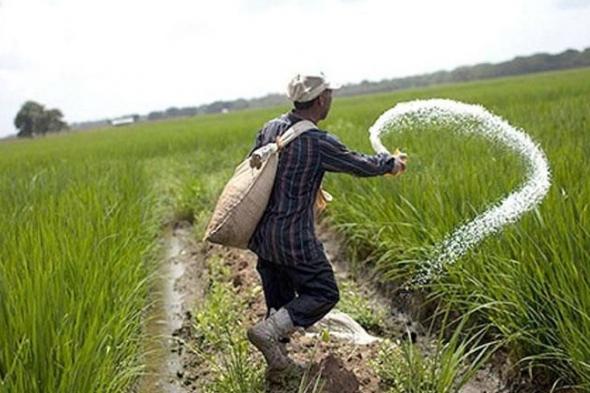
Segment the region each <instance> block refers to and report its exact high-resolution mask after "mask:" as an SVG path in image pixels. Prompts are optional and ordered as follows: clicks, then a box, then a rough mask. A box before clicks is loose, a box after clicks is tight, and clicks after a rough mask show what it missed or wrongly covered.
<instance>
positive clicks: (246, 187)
mask: <svg viewBox="0 0 590 393" xmlns="http://www.w3.org/2000/svg"><path fill="white" fill-rule="evenodd" d="M314 128H316V126H315V124H313V123H312V122H310V121H307V120H302V121H299V122H297V123H295V124H294V125H293V126H292V127H291V128H289V129H288V130H287V131H286V132H285V133H284V134H283V135H282V136H281V137H279V138H278V139H277V142H276V143H269V144H267V145H265V146H263V147H261V148H259V149H257V150H256V151H254V152H253V153H252V155H251V156H250V157H249V158H247V159H246V160H244V161H242V162H241V163H240V165H238V167H237V168H236V170H235V172H234V174H233V176H232V177H231V179H230V180H229V182H228V183H227V184H226V185H225V188H224V189H223V192H222V193H221V196H220V197H219V199H218V201H217V205H216V206H215V210H214V211H213V215H212V216H211V220H210V221H209V225H207V230H206V231H205V238H204V239H205V240H207V241H210V242H212V243H217V244H222V245H224V246H232V247H237V248H248V242H249V241H250V238H251V237H252V235H253V234H254V231H255V230H256V226H257V225H258V222H259V221H260V219H261V218H262V215H263V214H264V210H265V209H266V206H267V205H268V200H269V199H270V194H271V192H272V188H273V185H274V180H275V176H276V173H277V168H278V164H279V152H280V151H281V149H283V148H284V147H285V146H286V145H287V144H289V143H290V142H291V141H293V140H294V139H295V138H297V137H298V136H299V135H301V134H302V133H304V132H305V131H308V130H310V129H314Z"/></svg>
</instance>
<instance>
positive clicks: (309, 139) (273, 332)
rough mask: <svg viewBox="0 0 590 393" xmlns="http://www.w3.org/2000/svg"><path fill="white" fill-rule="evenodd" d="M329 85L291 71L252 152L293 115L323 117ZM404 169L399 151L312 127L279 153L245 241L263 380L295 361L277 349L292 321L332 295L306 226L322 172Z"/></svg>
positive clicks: (310, 317) (298, 322) (314, 312)
mask: <svg viewBox="0 0 590 393" xmlns="http://www.w3.org/2000/svg"><path fill="white" fill-rule="evenodd" d="M334 88H335V87H334V86H332V85H330V83H329V82H328V81H327V80H326V79H325V77H324V75H323V74H319V75H297V76H295V77H294V78H293V79H292V80H291V81H290V82H289V85H288V88H287V95H288V98H289V100H290V101H292V102H293V106H294V108H293V109H292V110H291V111H290V112H289V113H286V114H284V115H282V116H280V117H278V118H276V119H273V120H271V121H269V122H268V123H266V125H265V126H264V127H263V128H262V129H261V130H260V131H259V133H258V135H257V137H256V144H255V146H254V148H253V149H252V152H253V151H254V150H256V149H258V148H259V147H261V146H263V145H265V144H267V143H271V142H274V141H275V140H276V138H277V137H278V136H280V135H282V134H283V133H284V132H285V131H286V130H287V129H288V128H289V127H291V126H292V125H293V124H295V123H296V122H298V121H300V120H303V119H306V120H309V121H311V122H312V123H314V124H316V125H317V124H318V122H319V121H321V120H324V119H325V118H326V117H327V116H328V113H329V111H330V105H331V103H332V90H333V89H334ZM252 152H251V153H250V154H252ZM404 170H405V156H403V155H399V156H391V155H388V154H386V153H381V154H377V155H373V156H369V155H365V154H361V153H357V152H354V151H351V150H349V149H348V148H347V147H346V146H345V145H343V144H342V143H341V142H340V141H339V140H338V138H337V137H336V136H334V135H332V134H330V133H328V132H326V131H323V130H321V129H319V128H313V129H310V130H309V131H307V132H305V133H303V134H302V135H300V136H299V137H298V138H296V139H295V140H294V141H293V142H291V143H290V144H289V145H287V146H286V147H285V149H284V150H283V151H282V152H281V155H280V160H279V166H278V169H277V174H276V179H275V182H274V186H273V190H272V193H271V196H270V200H269V202H268V206H267V208H266V211H265V212H264V215H263V216H262V219H261V220H260V222H259V224H258V226H257V228H256V230H255V232H254V234H253V236H252V238H251V239H250V242H249V248H250V249H251V250H252V251H254V253H256V254H257V255H258V264H257V270H258V273H259V274H260V278H261V280H262V288H263V290H264V297H265V300H266V306H267V310H268V311H267V315H266V319H264V320H263V321H261V322H259V323H257V324H256V325H254V326H252V327H251V328H249V329H248V339H249V340H250V342H251V343H252V344H254V346H255V347H256V348H258V349H259V350H260V351H261V352H262V354H263V355H264V358H265V359H266V362H267V364H268V369H267V377H268V378H269V379H273V378H276V377H277V376H280V375H281V374H282V373H283V372H284V371H286V370H289V369H293V366H295V364H294V362H293V361H292V360H291V359H290V358H289V357H288V356H287V353H286V348H285V343H286V342H287V341H288V337H289V335H290V334H291V333H292V332H293V331H294V330H295V328H296V327H302V328H307V327H309V326H311V325H313V324H314V323H316V322H317V321H318V320H320V319H321V318H322V317H323V316H324V315H326V314H327V313H328V312H329V311H330V310H331V309H332V308H333V307H334V306H335V305H336V303H337V302H338V300H339V291H338V286H337V285H336V280H335V279H334V271H333V270H332V266H331V265H330V262H329V261H328V258H327V257H326V254H325V252H324V248H323V246H322V243H321V242H320V241H319V240H318V239H317V238H316V235H315V229H314V213H315V210H314V203H315V202H316V199H318V198H321V197H322V196H323V192H322V190H321V188H320V185H321V183H322V179H323V177H324V174H325V172H345V173H350V174H353V175H356V176H378V175H384V174H398V173H402V172H403V171H404Z"/></svg>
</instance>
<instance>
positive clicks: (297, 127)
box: [277, 120, 317, 150]
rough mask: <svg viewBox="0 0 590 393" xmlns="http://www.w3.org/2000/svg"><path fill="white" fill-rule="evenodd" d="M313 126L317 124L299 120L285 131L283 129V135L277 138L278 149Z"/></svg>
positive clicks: (313, 127)
mask: <svg viewBox="0 0 590 393" xmlns="http://www.w3.org/2000/svg"><path fill="white" fill-rule="evenodd" d="M315 128H317V126H316V125H315V124H313V123H312V122H311V121H309V120H301V121H298V122H297V123H295V124H293V125H292V126H291V127H290V128H289V129H288V130H287V131H285V133H284V134H283V135H281V136H280V137H279V138H278V139H277V145H278V147H279V150H280V149H282V148H284V147H285V146H287V145H288V144H289V143H291V142H292V141H293V140H294V139H296V138H297V137H298V136H299V135H301V134H303V133H304V132H306V131H309V130H312V129H315Z"/></svg>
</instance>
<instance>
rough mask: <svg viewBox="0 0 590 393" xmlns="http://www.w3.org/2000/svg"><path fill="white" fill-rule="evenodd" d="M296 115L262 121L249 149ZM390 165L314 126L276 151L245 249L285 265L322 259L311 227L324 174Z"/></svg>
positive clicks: (372, 172)
mask: <svg viewBox="0 0 590 393" xmlns="http://www.w3.org/2000/svg"><path fill="white" fill-rule="evenodd" d="M299 120H301V119H300V118H298V117H297V116H295V115H294V114H293V113H288V114H285V115H282V116H280V117H278V118H276V119H274V120H271V121H269V122H268V123H266V125H265V126H264V127H263V128H262V129H261V130H260V131H259V133H258V135H257V137H256V144H255V146H254V148H253V149H252V152H253V151H254V150H256V149H258V148H259V147H261V146H264V145H265V144H267V143H270V142H274V141H275V140H276V138H277V137H278V136H279V135H282V134H283V133H284V132H285V131H287V129H288V128H289V127H291V126H292V125H293V124H294V123H296V122H298V121H299ZM252 152H250V154H252ZM393 166H394V158H393V157H392V156H390V155H387V154H384V153H383V154H377V155H374V156H369V155H365V154H361V153H356V152H353V151H350V150H349V149H348V148H347V147H346V146H345V145H343V144H342V143H341V142H340V141H339V140H338V138H336V137H335V136H334V135H331V134H329V133H327V132H326V131H322V130H320V129H314V130H310V131H307V132H305V133H303V134H302V135H300V136H299V137H298V138H296V139H295V140H294V141H292V142H291V143H290V144H289V145H287V146H286V147H285V149H284V150H283V151H281V153H280V159H279V166H278V169H277V175H276V179H275V183H274V186H273V190H272V193H271V196H270V200H269V203H268V206H267V207H266V211H265V212H264V214H263V216H262V219H261V220H260V222H259V223H258V226H257V228H256V230H255V232H254V234H253V236H252V238H251V239H250V242H249V248H250V250H252V251H254V252H255V253H256V254H257V255H258V256H259V257H261V258H263V259H266V260H268V261H272V262H275V263H279V264H287V265H293V264H297V263H300V262H303V263H305V262H312V261H314V260H316V261H317V260H318V259H324V258H325V254H324V249H323V246H322V244H321V242H320V241H319V240H318V239H317V238H316V236H315V227H314V203H315V198H316V194H317V192H318V189H319V188H320V185H321V183H322V179H323V177H324V173H325V172H346V173H350V174H353V175H356V176H377V175H383V174H385V173H387V172H390V171H391V170H393Z"/></svg>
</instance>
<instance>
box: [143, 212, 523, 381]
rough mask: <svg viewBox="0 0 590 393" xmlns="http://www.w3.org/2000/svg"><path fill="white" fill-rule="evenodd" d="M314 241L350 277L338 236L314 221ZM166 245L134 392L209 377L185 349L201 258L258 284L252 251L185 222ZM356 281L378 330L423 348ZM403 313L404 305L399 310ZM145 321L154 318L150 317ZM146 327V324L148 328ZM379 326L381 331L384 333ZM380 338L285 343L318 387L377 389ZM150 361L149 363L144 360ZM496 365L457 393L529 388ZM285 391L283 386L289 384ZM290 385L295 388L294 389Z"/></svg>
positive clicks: (202, 292) (416, 328)
mask: <svg viewBox="0 0 590 393" xmlns="http://www.w3.org/2000/svg"><path fill="white" fill-rule="evenodd" d="M318 232H319V234H320V239H321V240H322V242H323V243H324V247H325V249H326V253H327V254H328V256H329V258H330V260H331V261H332V263H333V265H334V267H335V271H336V275H337V278H338V280H344V279H347V280H350V279H351V278H350V276H349V274H348V271H347V263H346V259H345V257H344V253H343V250H342V247H341V244H342V241H341V239H339V238H338V237H337V236H336V235H335V234H334V233H333V232H331V231H329V230H327V229H326V228H325V227H323V226H320V229H319V231H318ZM165 242H167V244H168V246H167V247H168V253H167V258H166V261H165V262H164V265H163V267H162V271H161V275H162V283H161V288H160V292H161V293H160V296H161V297H162V298H163V301H161V302H160V303H159V308H160V310H159V311H157V312H156V313H155V315H156V316H157V317H156V318H152V322H151V324H152V325H154V324H155V326H156V327H155V328H154V326H152V328H151V330H152V331H154V330H155V331H157V332H158V335H159V337H160V340H159V343H160V344H159V350H158V351H155V352H156V353H157V356H154V357H153V358H152V359H151V360H150V359H148V373H147V375H146V377H145V378H144V379H143V383H142V388H141V389H139V391H140V392H142V393H152V392H164V393H184V392H199V391H201V388H202V386H203V384H204V383H206V381H208V380H210V379H211V375H210V374H211V370H210V369H209V368H208V367H207V366H206V365H204V364H202V362H201V361H200V360H199V359H198V357H197V356H195V355H194V353H192V351H190V350H189V348H190V347H191V346H193V347H194V344H192V343H191V342H192V341H193V340H194V337H195V334H194V332H193V326H192V318H193V316H192V311H193V310H194V308H195V306H196V305H197V304H198V303H199V302H200V301H202V300H203V298H204V296H206V288H207V285H208V278H207V276H206V270H207V269H206V263H207V260H208V259H209V258H212V257H215V256H218V257H221V258H222V260H223V263H224V264H226V265H227V266H229V267H230V268H231V275H232V282H233V286H234V287H235V288H236V289H237V291H238V293H240V292H242V291H244V293H245V292H246V291H247V290H251V289H252V288H253V287H255V286H260V283H259V278H258V275H257V272H256V270H255V262H256V257H255V255H254V254H252V253H251V252H249V251H245V250H237V249H233V248H226V247H221V246H216V245H210V244H205V243H202V242H198V241H196V240H195V236H194V234H193V232H192V228H191V226H190V224H188V223H178V224H176V225H175V226H174V227H173V228H172V229H171V230H170V232H169V234H168V235H167V236H166V238H165ZM359 284H360V285H359V287H360V288H362V292H363V296H364V297H365V298H366V299H369V300H370V303H371V307H375V308H382V309H383V308H384V309H385V310H386V315H387V318H386V321H385V324H386V325H387V326H383V327H380V329H378V330H379V332H369V333H373V334H375V333H379V334H385V335H386V336H387V337H388V338H390V339H391V340H393V341H395V340H396V339H403V338H404V337H408V335H407V333H408V331H411V332H412V333H413V334H414V335H415V338H416V340H417V342H418V345H420V344H422V345H424V346H428V344H429V343H431V341H432V338H430V337H429V336H428V335H426V334H425V329H424V328H423V327H422V326H421V325H420V324H419V323H418V322H417V321H414V320H413V319H412V318H411V317H410V316H409V315H410V314H411V313H408V312H400V311H399V310H398V309H397V308H396V304H395V302H392V301H391V300H389V299H388V298H387V297H385V296H384V295H383V292H382V291H380V290H379V289H377V287H376V286H374V285H373V284H372V283H371V282H370V280H367V279H361V282H360V283H359ZM248 310H249V311H248V315H247V316H246V319H247V323H248V324H254V323H256V322H257V321H259V320H260V319H262V318H263V317H264V315H265V313H266V309H265V306H264V299H263V295H262V293H261V292H259V296H257V297H256V298H255V299H253V300H252V301H251V303H249V304H248ZM406 311H407V310H406ZM153 321H156V322H155V323H154V322H153ZM148 330H150V329H148ZM384 332H385V333H384ZM380 345H381V343H380V342H375V343H373V344H369V345H356V344H351V343H349V342H346V341H342V340H337V339H334V338H331V339H330V340H329V341H328V342H323V341H322V340H321V339H319V338H318V337H311V336H310V335H309V333H306V332H303V331H301V332H297V333H295V334H294V336H293V337H292V340H291V342H290V344H289V345H288V348H289V353H290V355H291V356H292V357H293V358H294V359H295V360H296V361H298V362H301V363H305V364H307V365H308V366H310V368H311V370H312V375H313V373H316V374H317V372H319V371H321V373H322V378H323V379H324V381H325V382H326V383H325V385H324V390H323V392H325V393H332V392H334V393H336V392H337V393H354V392H367V393H369V392H385V391H386V390H385V389H384V388H383V386H381V385H380V383H379V378H378V376H377V375H376V372H375V371H374V369H373V367H371V365H370V362H371V361H372V360H375V359H376V357H377V353H378V352H379V348H380ZM150 363H151V364H150ZM501 369H502V367H498V365H497V364H496V365H495V366H491V365H490V366H487V367H486V368H485V369H484V370H482V371H480V372H479V373H478V374H477V375H476V376H475V378H473V380H472V381H471V382H470V383H469V384H468V385H467V386H465V387H464V388H463V389H462V390H461V392H462V393H484V392H486V393H492V392H508V391H531V390H530V389H523V390H520V389H516V390H515V389H508V388H506V387H505V386H504V385H503V384H502V383H501V378H500V375H499V373H500V372H501ZM289 389H291V390H289ZM266 390H267V391H268V392H275V393H282V392H288V391H294V390H293V389H292V388H285V387H282V386H277V385H274V386H273V385H268V386H267V388H266ZM295 391H296V390H295Z"/></svg>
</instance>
